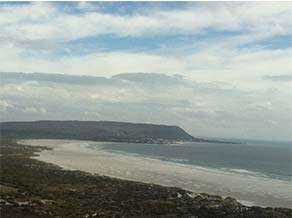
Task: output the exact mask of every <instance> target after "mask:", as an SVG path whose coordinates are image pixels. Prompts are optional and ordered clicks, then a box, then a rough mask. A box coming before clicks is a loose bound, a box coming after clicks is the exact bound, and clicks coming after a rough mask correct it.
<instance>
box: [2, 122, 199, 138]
mask: <svg viewBox="0 0 292 218" xmlns="http://www.w3.org/2000/svg"><path fill="white" fill-rule="evenodd" d="M0 125H1V127H0V129H1V135H2V137H10V138H12V137H13V138H55V139H56V138H57V139H79V140H94V141H119V142H143V143H167V142H176V141H204V140H201V139H197V138H195V137H193V136H191V135H189V134H188V133H187V132H185V131H184V130H183V129H181V128H180V127H178V126H167V125H154V124H139V123H125V122H109V121H35V122H3V123H0Z"/></svg>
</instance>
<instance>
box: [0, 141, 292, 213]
mask: <svg viewBox="0 0 292 218" xmlns="http://www.w3.org/2000/svg"><path fill="white" fill-rule="evenodd" d="M40 149H44V148H39V147H31V146H24V145H18V144H16V143H15V141H13V140H8V139H7V140H4V139H2V140H1V142H0V151H1V156H0V160H1V168H0V175H1V178H0V184H1V186H0V188H1V191H0V212H1V214H0V215H1V218H8V217H9V218H18V217H19V218H35V217H42V218H49V217H50V218H53V217H54V218H57V217H59V218H60V217H69V218H70V217H85V218H89V217H115V218H118V217H119V218H125V217H129V218H134V217H135V218H150V217H151V218H156V217H157V218H159V217H168V218H173V217H179V218H182V217H184V218H191V217H192V218H195V217H196V218H211V217H212V218H215V217H216V218H221V217H222V218H223V217H224V218H226V217H227V218H233V217H234V218H235V217H236V218H238V217H240V218H261V217H263V218H265V217H266V218H268V217H270V218H288V217H291V209H284V208H265V209H264V208H260V207H245V206H243V205H241V204H240V203H238V202H237V201H236V200H235V199H232V198H221V197H220V196H212V195H208V194H197V195H195V194H193V193H189V192H187V191H185V190H182V189H179V188H175V187H162V186H158V185H153V184H145V183H141V182H131V181H125V180H118V179H113V178H108V177H104V176H99V175H91V174H88V173H85V172H80V171H68V170H62V169H60V168H59V167H58V166H55V165H52V164H48V163H44V162H41V161H38V160H36V159H32V157H33V156H35V152H36V151H39V150H40Z"/></svg>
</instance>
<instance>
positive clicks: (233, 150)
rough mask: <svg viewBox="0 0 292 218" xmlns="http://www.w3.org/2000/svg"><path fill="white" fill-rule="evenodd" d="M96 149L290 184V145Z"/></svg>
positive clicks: (132, 145)
mask: <svg viewBox="0 0 292 218" xmlns="http://www.w3.org/2000/svg"><path fill="white" fill-rule="evenodd" d="M95 146H96V148H97V147H98V149H103V150H108V151H114V152H124V153H128V154H136V155H141V156H143V157H151V158H156V159H159V160H164V161H170V162H175V163H183V164H190V165H194V166H202V167H210V168H216V169H221V170H224V171H230V172H234V173H238V174H247V175H255V176H262V177H270V178H275V179H281V180H286V181H290V180H291V178H292V169H291V144H290V143H288V142H267V141H245V142H243V143H242V144H224V143H181V144H159V145H157V144H135V143H104V144H100V143H98V144H96V145H94V144H91V145H90V148H95Z"/></svg>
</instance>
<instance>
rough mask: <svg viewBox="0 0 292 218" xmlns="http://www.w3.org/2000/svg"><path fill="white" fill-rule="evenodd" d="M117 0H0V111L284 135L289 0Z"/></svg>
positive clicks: (9, 116)
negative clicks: (68, 0) (181, 0)
mask: <svg viewBox="0 0 292 218" xmlns="http://www.w3.org/2000/svg"><path fill="white" fill-rule="evenodd" d="M128 4H130V3H125V5H122V7H120V6H121V5H120V4H117V3H98V4H97V3H70V4H65V3H60V2H58V3H54V2H32V3H21V4H20V3H15V4H11V3H0V35H1V37H0V50H1V53H0V59H1V65H0V71H2V72H6V73H1V74H0V75H1V78H0V82H1V89H0V97H1V102H0V109H1V111H2V112H1V115H2V117H1V119H3V120H24V119H27V120H30V119H33V120H34V119H88V120H100V119H103V120H123V121H133V122H153V123H165V124H176V125H181V126H182V127H184V128H185V129H187V130H189V131H190V132H192V133H193V134H194V135H204V136H209V135H213V136H236V137H254V138H256V137H257V138H265V137H270V138H273V137H274V138H279V139H280V138H289V137H290V134H289V133H288V131H287V130H289V128H291V122H289V121H290V120H291V119H290V118H291V114H290V113H289V112H290V111H291V110H292V106H291V103H290V102H288V101H287V99H290V98H291V97H292V96H291V91H290V90H291V84H290V83H287V82H286V83H284V82H283V83H281V86H279V84H278V83H274V82H268V81H280V80H281V81H284V80H285V81H288V80H289V81H290V80H291V79H290V75H291V72H292V64H291V58H292V48H291V43H289V41H288V40H287V39H289V36H291V35H292V32H291V30H292V21H291V19H290V17H291V12H292V4H291V3H289V2H260V3H258V2H248V3H242V2H236V3H234V2H232V3H229V2H227V3H226V2H220V3H215V2H214V3H206V2H204V3H200V2H196V3H187V4H183V5H180V3H177V4H179V6H180V7H173V6H170V4H169V3H167V4H165V5H164V6H163V4H164V3H159V4H158V3H151V4H150V3H145V4H144V3H143V7H141V5H139V4H138V3H131V4H132V5H131V7H128V6H129V5H128ZM166 6H167V7H166ZM270 45H272V46H270ZM11 72H18V73H11ZM22 72H26V73H22ZM33 72H41V73H33ZM28 73H29V74H28ZM250 129H257V130H258V131H257V133H254V135H253V133H252V132H250V131H249V130H250ZM256 134H258V135H256Z"/></svg>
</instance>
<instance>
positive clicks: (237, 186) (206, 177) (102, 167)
mask: <svg viewBox="0 0 292 218" xmlns="http://www.w3.org/2000/svg"><path fill="white" fill-rule="evenodd" d="M18 143H20V144H26V145H32V146H46V147H51V148H53V150H44V151H41V152H39V155H40V156H38V157H35V158H36V159H38V160H41V161H45V162H49V163H53V164H57V165H59V166H61V167H63V168H64V169H69V170H81V171H86V172H89V173H96V174H99V175H106V176H110V177H114V178H120V179H126V180H134V181H142V182H149V183H155V184H160V185H164V186H177V187H181V188H183V189H186V190H190V191H193V192H200V193H201V192H206V193H209V194H218V195H221V196H231V197H234V198H236V199H238V200H239V201H241V202H242V203H243V204H245V205H257V206H271V207H290V208H291V207H292V206H291V205H292V188H291V186H292V184H291V181H290V182H289V181H283V180H277V179H270V178H265V177H258V176H252V175H250V176H249V175H240V174H236V173H231V172H225V171H221V170H216V169H210V168H203V167H195V166H191V165H185V164H177V163H172V162H167V161H161V160H157V159H151V158H145V157H141V156H134V155H127V154H120V153H113V152H107V151H104V150H99V149H90V148H87V146H88V145H90V144H94V145H96V144H102V142H91V141H78V140H52V139H40V140H19V141H18Z"/></svg>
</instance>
